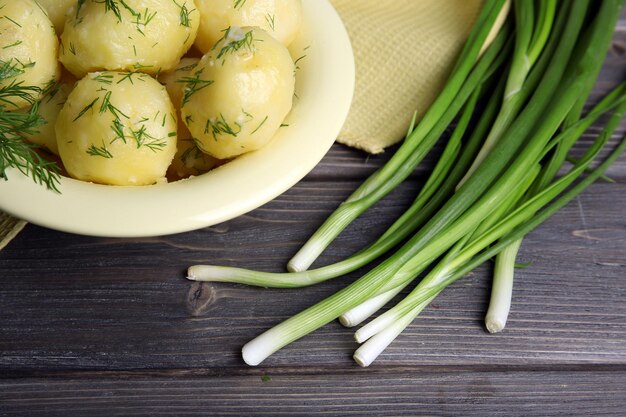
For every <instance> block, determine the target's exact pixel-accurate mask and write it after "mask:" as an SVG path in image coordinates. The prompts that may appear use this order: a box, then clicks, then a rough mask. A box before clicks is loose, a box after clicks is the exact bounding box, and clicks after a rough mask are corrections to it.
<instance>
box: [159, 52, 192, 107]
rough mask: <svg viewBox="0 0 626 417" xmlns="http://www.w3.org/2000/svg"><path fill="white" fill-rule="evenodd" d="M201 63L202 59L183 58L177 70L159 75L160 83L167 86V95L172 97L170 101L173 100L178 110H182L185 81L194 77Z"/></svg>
mask: <svg viewBox="0 0 626 417" xmlns="http://www.w3.org/2000/svg"><path fill="white" fill-rule="evenodd" d="M199 62H200V58H183V59H181V60H180V62H179V63H178V65H176V69H174V70H173V71H166V72H163V73H161V74H159V81H161V84H163V85H165V88H166V89H167V93H168V94H169V95H170V99H172V103H173V104H174V107H176V109H177V110H180V106H181V104H182V100H183V96H184V94H185V91H184V89H185V83H184V81H185V79H186V78H187V77H189V76H191V75H192V73H193V71H194V70H195V69H196V67H197V66H198V63H199Z"/></svg>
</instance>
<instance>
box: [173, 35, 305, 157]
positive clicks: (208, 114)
mask: <svg viewBox="0 0 626 417" xmlns="http://www.w3.org/2000/svg"><path fill="white" fill-rule="evenodd" d="M294 83H295V75H294V63H293V60H292V59H291V56H290V55H289V52H288V51H287V48H286V47H285V46H284V45H283V44H281V43H280V42H278V41H277V40H275V39H274V38H272V37H271V36H270V35H269V34H268V33H267V32H265V31H264V30H262V29H260V28H253V27H244V28H236V27H233V28H229V29H228V30H227V31H226V33H225V35H224V38H223V39H222V40H221V41H220V42H218V43H217V44H216V46H215V48H213V49H212V50H211V51H210V52H209V53H208V54H206V55H204V56H203V57H202V59H201V60H200V62H199V63H198V66H197V67H196V69H195V70H193V71H192V73H191V74H190V75H189V76H188V77H186V81H185V89H184V96H183V100H182V108H181V117H182V119H183V121H184V123H185V124H186V125H187V127H188V128H189V130H190V131H191V134H192V135H193V137H194V138H195V139H196V142H197V143H198V146H199V147H200V149H201V150H202V151H203V152H205V153H207V154H209V155H211V156H213V157H215V158H218V159H228V158H233V157H235V156H238V155H241V154H244V153H246V152H250V151H254V150H256V149H259V148H261V147H262V146H264V145H265V144H266V143H268V142H269V141H270V140H271V139H272V137H274V135H275V134H276V132H277V130H278V129H279V128H280V126H281V124H282V122H283V120H284V119H285V117H286V115H287V114H288V113H289V111H290V110H291V106H292V102H293V94H294Z"/></svg>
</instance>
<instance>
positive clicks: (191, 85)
mask: <svg viewBox="0 0 626 417" xmlns="http://www.w3.org/2000/svg"><path fill="white" fill-rule="evenodd" d="M201 75H202V70H200V71H196V72H195V73H194V74H193V76H191V77H181V78H180V79H178V80H176V82H177V83H182V84H184V88H183V101H182V104H181V106H184V105H185V104H187V103H188V102H189V100H190V99H191V97H192V96H193V95H194V94H195V93H197V92H198V91H200V90H202V89H203V88H206V87H208V86H210V85H211V84H213V80H203V79H202V78H200V76H201Z"/></svg>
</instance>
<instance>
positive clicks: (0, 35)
mask: <svg viewBox="0 0 626 417" xmlns="http://www.w3.org/2000/svg"><path fill="white" fill-rule="evenodd" d="M58 48H59V41H58V39H57V37H56V34H55V32H54V28H53V27H52V23H51V22H50V19H48V16H47V14H46V12H45V11H44V10H43V9H42V8H41V7H40V6H39V5H38V4H37V3H36V2H35V1H34V0H0V66H2V69H3V72H4V71H7V70H8V71H9V72H10V73H11V74H14V76H11V77H8V78H6V79H4V80H2V81H0V88H5V87H8V86H11V85H13V84H19V83H21V85H22V86H29V87H35V90H34V91H33V94H32V96H33V97H32V98H33V100H32V101H28V100H26V99H24V98H20V97H15V98H13V100H12V103H11V104H8V105H7V104H6V103H3V105H5V107H6V109H8V110H19V109H24V108H27V107H30V106H31V105H32V104H33V102H34V101H37V100H39V99H40V98H41V97H42V95H43V92H44V90H45V89H46V88H47V87H48V86H50V85H51V84H52V83H54V82H55V81H56V80H58V78H59V75H60V67H59V64H58V62H57V53H58Z"/></svg>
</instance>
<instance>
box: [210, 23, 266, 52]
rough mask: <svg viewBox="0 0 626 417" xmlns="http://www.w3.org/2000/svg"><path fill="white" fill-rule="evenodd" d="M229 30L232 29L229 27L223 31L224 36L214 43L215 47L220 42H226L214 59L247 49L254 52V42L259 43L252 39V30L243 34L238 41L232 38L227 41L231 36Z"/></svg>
mask: <svg viewBox="0 0 626 417" xmlns="http://www.w3.org/2000/svg"><path fill="white" fill-rule="evenodd" d="M231 30H232V29H231V28H230V27H228V28H226V29H224V30H223V32H224V36H222V38H221V39H220V40H219V41H218V42H217V43H216V45H219V44H220V42H221V41H224V40H225V41H226V43H225V44H224V46H222V49H220V51H219V53H218V54H217V57H216V59H221V58H222V57H224V55H226V54H232V53H235V52H237V51H239V50H240V49H242V48H247V49H248V50H249V51H250V52H254V50H255V48H254V42H255V41H260V40H259V39H254V36H253V34H252V30H249V31H247V32H246V33H245V34H243V36H241V37H238V39H236V38H233V39H232V40H229V39H228V38H229V36H231Z"/></svg>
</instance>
